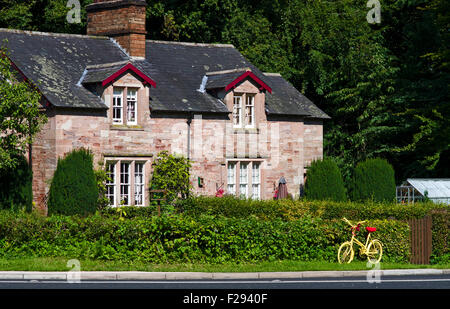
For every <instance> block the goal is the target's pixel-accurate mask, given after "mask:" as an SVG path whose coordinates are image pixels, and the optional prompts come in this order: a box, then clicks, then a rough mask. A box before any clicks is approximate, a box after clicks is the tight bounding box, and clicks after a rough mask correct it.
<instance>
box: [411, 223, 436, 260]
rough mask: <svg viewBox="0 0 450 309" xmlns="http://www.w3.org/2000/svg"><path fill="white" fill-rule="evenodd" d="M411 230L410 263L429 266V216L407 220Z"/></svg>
mask: <svg viewBox="0 0 450 309" xmlns="http://www.w3.org/2000/svg"><path fill="white" fill-rule="evenodd" d="M408 223H409V226H410V228H411V263H413V264H430V256H431V224H432V220H431V216H426V217H424V218H422V219H410V220H408Z"/></svg>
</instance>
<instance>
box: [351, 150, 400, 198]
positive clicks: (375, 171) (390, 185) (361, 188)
mask: <svg viewBox="0 0 450 309" xmlns="http://www.w3.org/2000/svg"><path fill="white" fill-rule="evenodd" d="M395 188H396V187H395V177H394V169H393V168H392V166H391V165H390V164H389V163H388V162H387V161H386V160H384V159H379V158H376V159H367V160H365V161H364V162H360V163H358V165H357V166H356V168H355V170H354V172H353V179H352V182H351V184H350V190H351V192H350V195H351V198H352V200H354V201H364V200H368V199H373V200H375V201H379V202H392V201H393V200H394V199H395Z"/></svg>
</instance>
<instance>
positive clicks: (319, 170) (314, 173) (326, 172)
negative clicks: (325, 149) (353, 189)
mask: <svg viewBox="0 0 450 309" xmlns="http://www.w3.org/2000/svg"><path fill="white" fill-rule="evenodd" d="M305 196H306V198H308V199H310V200H332V201H345V200H346V199H347V196H346V193H345V186H344V181H343V179H342V175H341V171H340V170H339V167H338V166H337V164H336V162H334V161H333V159H331V158H325V159H323V160H315V161H313V162H312V163H311V166H310V167H309V169H308V171H307V173H306V183H305Z"/></svg>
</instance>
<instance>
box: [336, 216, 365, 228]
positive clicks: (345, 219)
mask: <svg viewBox="0 0 450 309" xmlns="http://www.w3.org/2000/svg"><path fill="white" fill-rule="evenodd" d="M342 220H343V221H344V222H346V223H348V224H349V225H350V226H351V227H355V226H358V225H359V224H363V223H365V222H366V220H364V221H358V222H357V223H356V224H353V223H351V222H350V221H349V220H348V219H347V218H345V217H344V218H342Z"/></svg>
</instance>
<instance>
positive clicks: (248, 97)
mask: <svg viewBox="0 0 450 309" xmlns="http://www.w3.org/2000/svg"><path fill="white" fill-rule="evenodd" d="M249 102H250V103H249ZM249 108H250V115H249V113H248V112H247V111H248V109H249ZM244 115H245V118H244V124H245V127H246V128H254V127H255V95H251V94H246V95H245V111H244ZM249 116H250V118H251V121H250V122H249V121H248V119H249Z"/></svg>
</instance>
